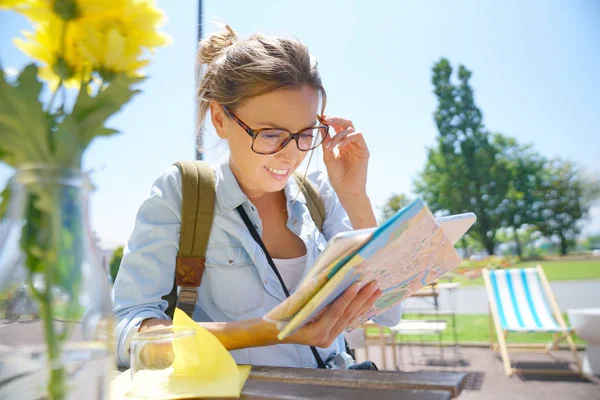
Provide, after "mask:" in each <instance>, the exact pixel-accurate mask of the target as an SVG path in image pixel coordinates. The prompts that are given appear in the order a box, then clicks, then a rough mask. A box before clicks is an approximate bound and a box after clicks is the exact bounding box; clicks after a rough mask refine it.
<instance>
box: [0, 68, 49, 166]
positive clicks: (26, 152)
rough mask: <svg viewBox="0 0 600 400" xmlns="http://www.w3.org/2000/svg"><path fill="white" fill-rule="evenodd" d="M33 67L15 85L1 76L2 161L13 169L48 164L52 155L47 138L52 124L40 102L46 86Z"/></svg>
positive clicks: (20, 76) (0, 125) (0, 156)
mask: <svg viewBox="0 0 600 400" xmlns="http://www.w3.org/2000/svg"><path fill="white" fill-rule="evenodd" d="M37 74H38V68H37V66H36V65H35V64H30V65H28V66H26V67H25V69H23V71H22V72H21V74H20V75H19V76H18V78H17V79H16V80H15V83H14V84H10V83H8V82H7V81H6V77H5V75H4V73H2V74H0V143H1V149H0V160H2V161H5V162H6V163H8V164H10V165H12V166H18V165H22V164H24V163H48V162H49V161H50V160H51V159H52V153H51V150H50V147H49V144H48V141H47V139H46V137H47V136H46V135H47V132H48V121H47V119H46V114H45V113H44V110H43V108H42V104H41V103H40V101H39V97H40V93H41V91H42V83H41V82H40V81H38V79H37Z"/></svg>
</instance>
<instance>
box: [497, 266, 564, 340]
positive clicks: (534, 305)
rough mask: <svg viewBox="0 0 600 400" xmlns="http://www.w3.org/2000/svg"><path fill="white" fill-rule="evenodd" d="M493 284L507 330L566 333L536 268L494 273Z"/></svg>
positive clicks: (502, 321) (500, 313)
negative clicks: (556, 318) (549, 300)
mask: <svg viewBox="0 0 600 400" xmlns="http://www.w3.org/2000/svg"><path fill="white" fill-rule="evenodd" d="M489 272H490V281H491V284H492V291H493V297H494V300H495V301H494V302H495V303H496V307H497V309H498V316H499V318H500V324H501V325H502V329H503V330H507V331H512V332H563V331H568V330H569V328H561V327H560V326H559V325H558V324H557V323H556V320H555V319H554V316H553V315H552V312H551V310H550V307H549V306H548V301H547V298H546V295H545V293H544V290H543V287H542V284H541V282H540V279H539V276H538V272H537V270H536V269H535V268H524V269H517V268H515V269H507V270H494V271H489Z"/></svg>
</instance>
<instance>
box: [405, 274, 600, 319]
mask: <svg viewBox="0 0 600 400" xmlns="http://www.w3.org/2000/svg"><path fill="white" fill-rule="evenodd" d="M550 286H552V290H553V291H554V294H555V295H556V299H557V301H558V305H559V307H560V309H561V310H563V311H565V312H566V311H567V309H569V308H586V307H600V296H599V295H598V293H599V292H600V280H587V281H564V282H552V283H551V284H550ZM425 301H430V299H425V298H424V299H418V298H410V299H407V300H406V301H405V306H406V308H407V309H408V308H419V307H423V306H424V305H425V304H426V303H424V302H425ZM439 303H440V310H442V311H452V307H453V305H454V307H455V311H456V313H458V314H487V312H488V304H487V294H486V292H485V287H483V286H471V287H461V288H459V289H457V290H455V291H442V292H441V293H440V298H439Z"/></svg>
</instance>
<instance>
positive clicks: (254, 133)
mask: <svg viewBox="0 0 600 400" xmlns="http://www.w3.org/2000/svg"><path fill="white" fill-rule="evenodd" d="M221 107H223V111H225V114H227V115H228V116H229V117H230V118H231V119H233V120H234V121H235V122H237V124H238V125H239V126H240V127H241V128H242V129H243V130H244V131H246V133H247V134H248V135H250V137H251V138H252V145H251V149H252V151H253V152H255V153H256V154H261V155H264V156H267V155H271V154H275V153H277V152H279V151H281V150H283V149H284V148H285V146H287V145H288V144H289V143H290V142H291V141H292V140H295V141H296V148H297V149H298V150H300V151H311V150H314V149H316V148H317V147H319V146H320V145H321V144H323V141H325V138H326V137H327V135H329V125H326V124H325V123H324V122H323V118H321V117H320V116H318V115H317V120H319V122H320V123H321V124H323V125H319V126H313V127H310V128H306V129H303V130H301V131H300V132H296V133H292V132H290V131H288V130H287V129H284V128H261V129H252V128H250V127H249V126H248V124H246V123H245V122H244V121H242V120H241V119H240V118H239V117H238V116H237V115H235V114H234V113H233V111H231V110H230V109H229V108H227V107H226V106H224V105H221ZM314 129H325V135H323V137H322V138H321V141H320V142H319V143H318V144H317V145H316V146H313V147H311V148H310V149H306V150H305V149H301V148H300V143H299V142H298V140H299V139H300V135H301V134H302V132H305V131H309V130H314ZM272 130H280V131H283V132H287V133H288V134H289V137H288V138H287V139H286V140H284V141H283V142H281V145H279V147H278V148H277V149H276V150H274V151H272V152H270V153H262V152H260V151H256V150H255V149H254V142H255V140H256V138H257V136H258V135H259V134H260V133H261V132H264V131H272Z"/></svg>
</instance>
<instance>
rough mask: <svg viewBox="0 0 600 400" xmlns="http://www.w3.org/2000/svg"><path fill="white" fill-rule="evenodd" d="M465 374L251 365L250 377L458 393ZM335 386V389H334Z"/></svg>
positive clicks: (318, 383) (456, 394)
mask: <svg viewBox="0 0 600 400" xmlns="http://www.w3.org/2000/svg"><path fill="white" fill-rule="evenodd" d="M466 376H467V375H466V374H465V373H462V372H435V371H424V372H413V371H410V372H397V371H357V370H347V369H327V370H323V369H313V368H282V367H264V366H254V367H252V371H251V372H250V380H258V381H261V380H262V381H278V382H286V383H297V384H305V385H319V386H330V387H331V386H334V387H348V388H368V389H416V390H442V391H447V392H450V394H451V395H452V397H458V395H459V394H460V392H461V391H462V389H463V387H464V384H465V381H466ZM336 390H337V389H336Z"/></svg>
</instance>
